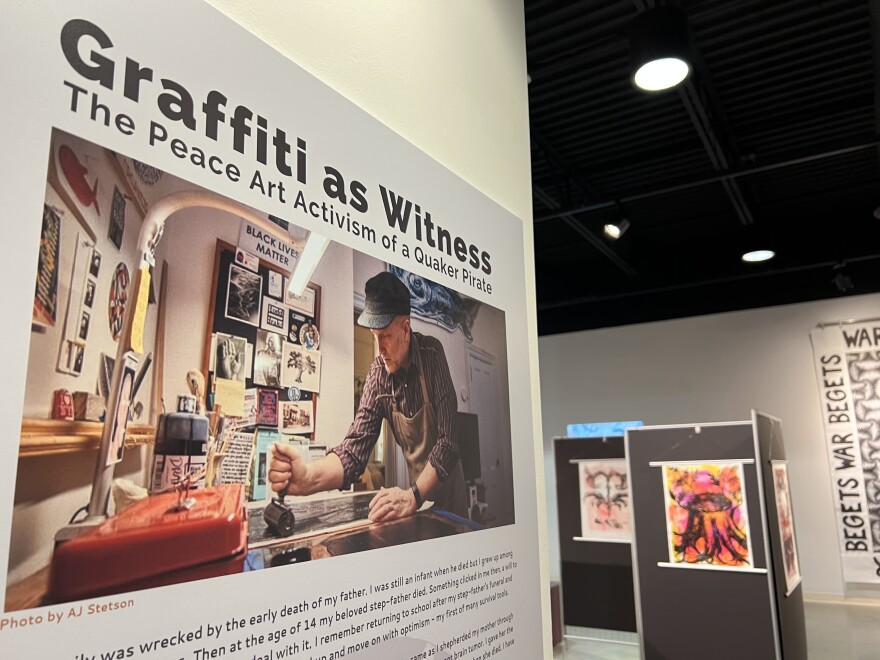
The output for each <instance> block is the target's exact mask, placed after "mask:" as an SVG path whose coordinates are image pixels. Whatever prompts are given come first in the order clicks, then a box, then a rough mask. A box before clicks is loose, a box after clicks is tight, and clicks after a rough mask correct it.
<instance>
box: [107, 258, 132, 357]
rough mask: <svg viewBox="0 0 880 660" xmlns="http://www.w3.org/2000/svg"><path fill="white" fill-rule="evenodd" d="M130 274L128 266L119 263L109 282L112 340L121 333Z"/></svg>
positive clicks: (117, 339) (117, 337) (117, 338)
mask: <svg viewBox="0 0 880 660" xmlns="http://www.w3.org/2000/svg"><path fill="white" fill-rule="evenodd" d="M130 283H131V276H130V275H129V274H128V266H126V265H125V264H124V263H121V262H120V263H119V264H117V266H116V271H115V272H114V273H113V281H112V282H110V305H109V310H108V312H109V316H110V334H111V335H112V336H113V341H119V336H120V335H121V334H122V322H123V320H124V319H125V303H126V302H128V285H129V284H130Z"/></svg>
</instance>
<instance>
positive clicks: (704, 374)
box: [539, 294, 880, 598]
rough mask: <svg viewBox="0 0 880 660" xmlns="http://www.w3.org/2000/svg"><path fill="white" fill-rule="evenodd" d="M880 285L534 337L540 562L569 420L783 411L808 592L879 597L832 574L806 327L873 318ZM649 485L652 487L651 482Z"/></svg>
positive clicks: (553, 537)
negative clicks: (543, 513) (540, 438)
mask: <svg viewBox="0 0 880 660" xmlns="http://www.w3.org/2000/svg"><path fill="white" fill-rule="evenodd" d="M878 306H880V294H872V295H865V296H853V297H848V298H840V299H836V300H825V301H820V302H812V303H802V304H797V305H785V306H780V307H771V308H765V309H755V310H749V311H743V312H733V313H728V314H717V315H711V316H701V317H695V318H689V319H680V320H674V321H665V322H661V323H646V324H641V325H633V326H625V327H618V328H608V329H603V330H594V331H589V332H580V333H571V334H565V335H553V336H548V337H542V338H541V339H540V340H539V345H540V358H541V385H542V413H543V429H544V434H543V435H544V453H545V463H544V465H545V479H546V488H547V502H548V506H549V510H548V518H549V523H550V529H549V541H550V567H551V568H550V570H551V574H553V575H558V573H559V548H558V530H557V527H556V503H555V475H554V467H553V454H552V452H553V444H552V438H553V437H554V436H561V435H565V430H566V425H567V424H571V423H576V422H594V421H613V420H643V421H644V422H645V424H649V425H655V424H688V423H698V422H724V421H738V420H748V419H749V417H750V413H749V411H750V410H751V409H752V408H757V409H759V410H762V411H764V412H767V413H769V414H772V415H775V416H777V417H780V418H781V419H782V428H783V432H784V438H785V445H786V452H787V455H788V458H789V475H790V479H791V489H792V500H793V505H794V513H795V529H796V533H797V537H798V552H799V554H800V560H801V569H802V572H803V586H804V592H805V594H807V595H808V596H810V595H812V596H814V597H815V596H820V595H824V596H832V597H841V596H844V595H846V596H864V597H875V598H880V590H871V589H869V588H867V587H855V586H853V585H849V586H848V585H846V584H845V583H844V582H843V578H842V574H841V565H840V559H839V552H838V546H837V529H836V526H835V519H834V517H833V512H834V504H833V501H832V493H831V479H830V477H829V466H828V460H827V457H826V456H827V450H826V447H825V444H824V434H823V428H822V417H821V408H820V399H819V389H818V386H817V383H816V375H815V366H814V359H813V352H812V346H811V343H810V335H809V333H810V330H811V329H812V328H814V327H815V326H816V324H817V323H820V322H834V321H838V320H846V319H868V318H874V317H876V316H877V310H878ZM658 487H659V486H658Z"/></svg>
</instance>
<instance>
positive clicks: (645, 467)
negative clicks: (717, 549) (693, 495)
mask: <svg viewBox="0 0 880 660" xmlns="http://www.w3.org/2000/svg"><path fill="white" fill-rule="evenodd" d="M626 454H627V462H628V472H629V475H630V480H631V482H630V496H631V497H632V514H633V524H634V538H633V566H634V570H635V574H636V608H637V613H638V615H639V629H640V637H641V641H642V657H643V658H646V659H648V660H654V659H656V660H665V659H668V658H686V657H716V658H756V659H758V658H779V657H780V655H779V643H778V638H777V630H776V625H777V624H776V611H775V604H774V602H773V597H772V594H771V590H770V588H769V581H768V574H767V569H768V560H767V557H768V554H767V546H766V538H767V533H766V529H767V523H766V516H765V515H764V511H763V509H764V496H763V488H762V484H760V483H759V475H758V467H757V465H756V463H755V461H756V460H757V458H758V457H757V456H756V443H755V438H754V434H753V427H752V424H751V423H750V422H737V423H731V424H711V425H701V426H693V425H691V426H677V427H644V428H638V429H628V430H627V432H626ZM725 462H735V463H738V464H740V466H741V467H740V468H738V470H741V475H740V477H741V486H742V490H743V491H744V492H745V500H744V503H743V508H744V509H745V513H746V518H747V520H748V523H749V525H748V550H749V552H748V557H749V560H750V563H749V565H748V566H745V567H741V568H735V567H733V568H732V567H729V566H727V567H723V568H722V569H717V564H715V565H712V564H711V563H709V564H708V565H706V562H703V563H702V565H701V566H700V568H694V567H693V564H689V565H688V566H687V567H669V566H663V565H662V564H667V565H669V564H670V563H674V562H671V552H670V542H669V538H670V531H669V528H668V525H667V506H668V503H667V487H666V483H665V481H664V469H663V467H661V466H662V465H664V464H666V465H670V464H671V465H682V464H693V465H699V464H701V463H706V464H712V463H719V464H720V463H725ZM652 464H653V466H652ZM722 508H723V507H718V506H716V507H714V509H713V507H711V506H697V505H695V506H693V507H692V509H691V510H692V512H693V516H694V518H693V520H694V529H698V528H699V527H698V525H699V524H703V525H704V527H702V528H699V529H706V530H710V531H709V533H710V535H711V534H712V531H711V530H714V529H716V528H717V526H718V525H721V524H723V515H721V513H723V512H720V509H722ZM707 510H708V511H709V515H705V516H704V515H703V513H705V512H706V511H707ZM713 521H714V522H713ZM713 524H714V525H715V527H713ZM683 563H687V562H683ZM719 563H720V560H719Z"/></svg>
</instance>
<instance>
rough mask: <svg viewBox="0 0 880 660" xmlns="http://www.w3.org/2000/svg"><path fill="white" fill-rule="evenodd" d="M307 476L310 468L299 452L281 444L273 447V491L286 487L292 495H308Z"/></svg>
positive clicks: (271, 474) (270, 469)
mask: <svg viewBox="0 0 880 660" xmlns="http://www.w3.org/2000/svg"><path fill="white" fill-rule="evenodd" d="M307 476H308V466H307V465H306V463H305V461H304V460H303V459H302V455H301V454H300V453H299V451H297V450H296V449H295V448H294V447H291V446H290V445H286V444H282V443H279V442H276V443H275V444H273V445H272V460H271V461H269V483H270V484H272V490H274V491H275V492H278V491H280V490H282V489H284V488H285V487H286V488H287V492H288V493H290V494H291V495H308V494H309V492H310V491H307V490H306V483H307V481H308V480H307Z"/></svg>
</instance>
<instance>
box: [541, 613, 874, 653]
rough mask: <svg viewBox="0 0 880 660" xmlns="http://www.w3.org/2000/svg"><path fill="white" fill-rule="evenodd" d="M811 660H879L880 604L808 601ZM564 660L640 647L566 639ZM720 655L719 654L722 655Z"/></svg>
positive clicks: (560, 650)
mask: <svg viewBox="0 0 880 660" xmlns="http://www.w3.org/2000/svg"><path fill="white" fill-rule="evenodd" d="M805 615H806V619H807V646H808V648H809V653H810V660H832V659H833V660H877V658H878V657H880V651H878V649H880V606H873V605H843V604H837V603H834V604H825V603H806V604H805ZM553 657H554V658H559V659H561V660H583V659H585V658H590V659H591V660H638V658H639V649H638V647H637V646H632V645H627V644H620V643H616V642H599V641H592V640H581V639H573V638H567V639H566V641H565V642H564V643H563V644H560V645H559V646H557V647H556V652H555V653H554V654H553ZM719 657H720V656H719Z"/></svg>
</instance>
